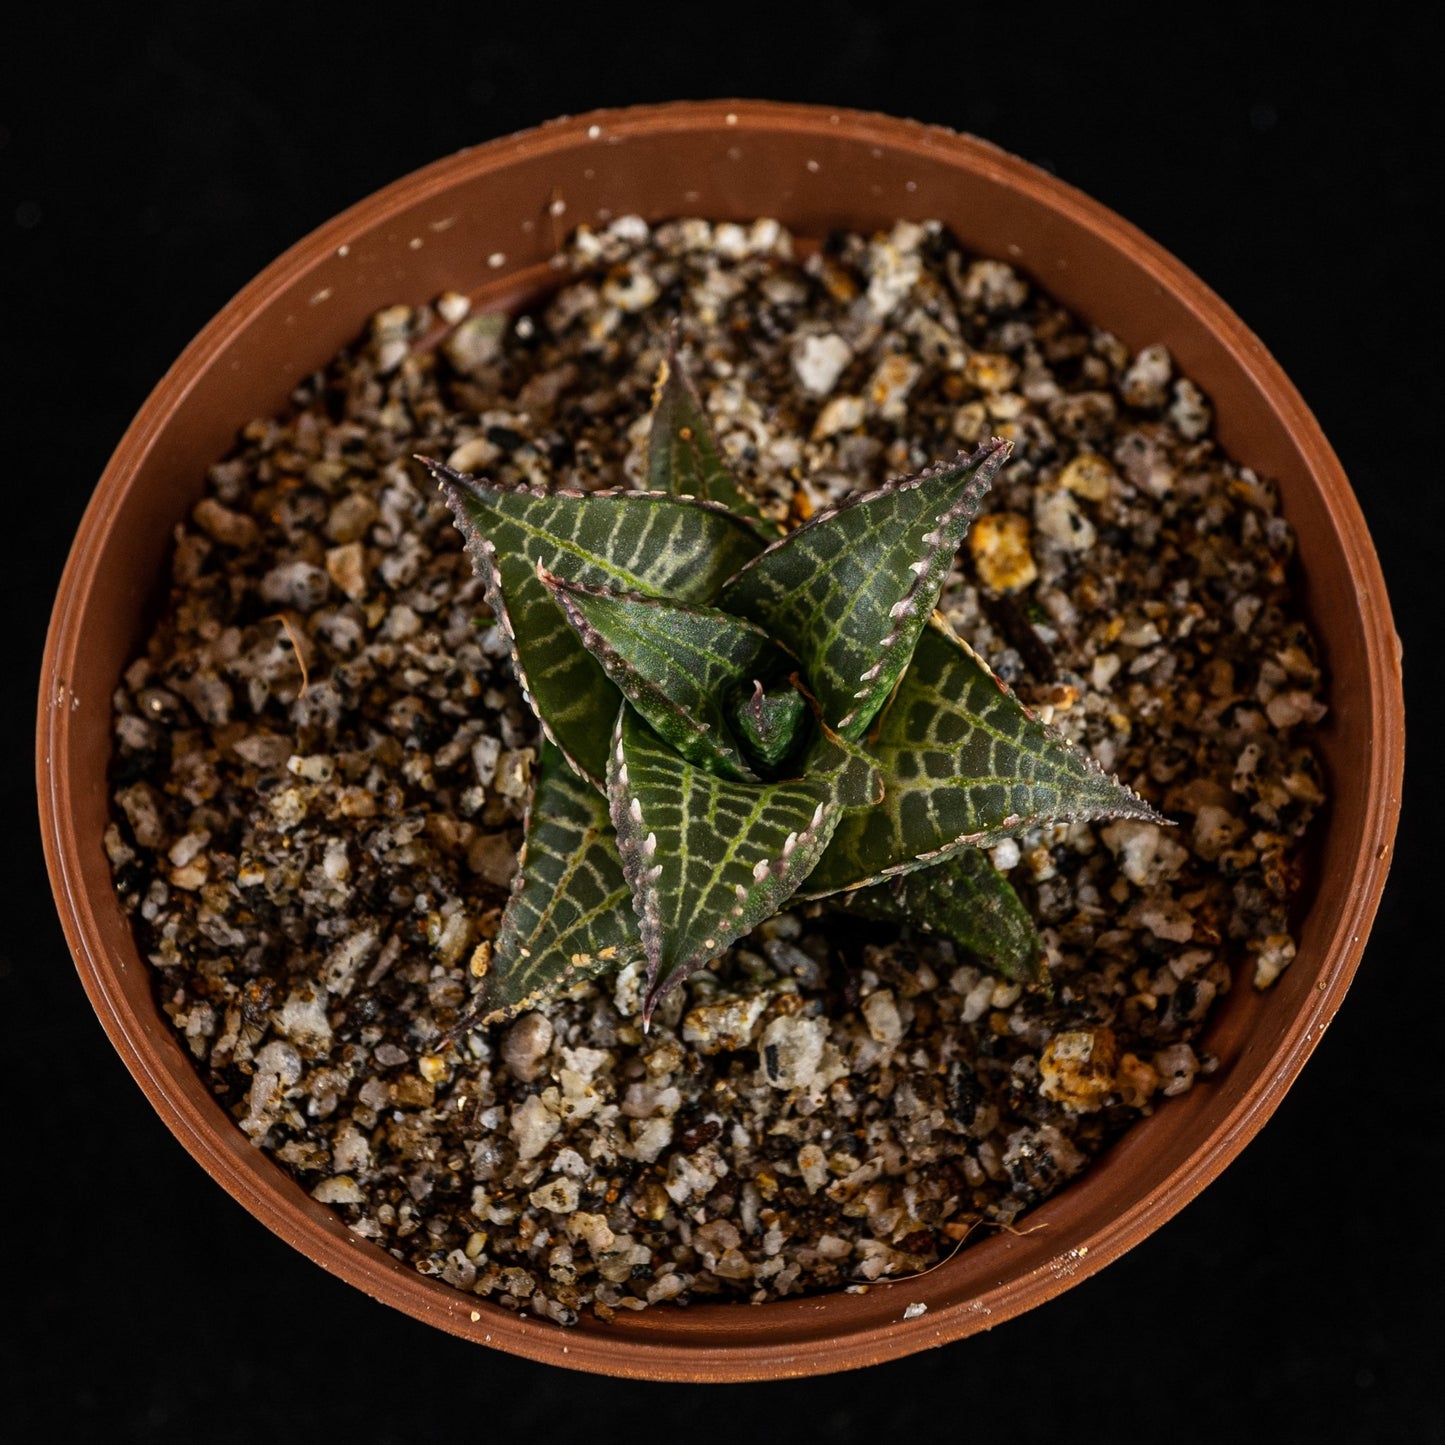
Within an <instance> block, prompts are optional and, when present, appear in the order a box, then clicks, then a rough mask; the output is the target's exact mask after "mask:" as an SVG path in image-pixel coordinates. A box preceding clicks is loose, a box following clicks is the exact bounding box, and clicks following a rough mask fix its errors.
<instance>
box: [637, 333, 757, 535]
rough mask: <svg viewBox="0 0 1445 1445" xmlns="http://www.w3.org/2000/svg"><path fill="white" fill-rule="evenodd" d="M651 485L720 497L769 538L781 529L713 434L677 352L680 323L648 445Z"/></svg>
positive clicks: (655, 488)
mask: <svg viewBox="0 0 1445 1445" xmlns="http://www.w3.org/2000/svg"><path fill="white" fill-rule="evenodd" d="M647 476H648V485H649V486H650V487H651V488H652V490H653V491H654V492H667V493H669V494H670V495H671V496H674V497H701V498H703V499H704V500H705V501H709V502H717V503H718V504H719V505H720V506H724V507H726V508H727V509H728V510H729V511H731V512H735V513H736V514H737V515H738V516H740V517H746V518H747V519H748V520H749V522H750V523H753V524H756V525H758V526H759V527H760V529H762V530H763V531H764V533H765V535H767V536H768V537H770V538H771V537H775V536H776V535H777V530H778V529H777V528H776V527H774V526H773V525H772V524H771V523H770V522H768V521H767V520H766V519H765V518H764V517H763V514H762V513H761V512H760V511H759V510H758V506H757V503H756V502H754V501H753V499H752V498H751V497H750V496H748V494H747V493H746V492H745V491H743V489H742V488H741V487H740V486H739V485H738V483H737V481H736V479H735V478H734V477H733V474H732V470H731V468H730V467H729V466H728V464H727V461H726V460H725V459H724V457H723V454H722V449H721V448H720V447H719V446H718V444H717V439H716V438H715V437H714V436H713V434H712V428H711V426H710V425H709V424H708V419H707V412H705V411H704V410H703V405H702V398H701V397H700V396H698V394H697V388H696V387H694V386H693V384H692V379H691V378H690V377H689V376H688V375H687V373H686V371H685V370H684V369H683V366H682V362H681V358H680V357H679V356H678V354H677V328H676V327H675V326H674V328H673V331H672V335H671V336H670V337H669V339H668V347H667V361H666V362H665V363H664V367H663V381H662V386H661V388H660V389H659V392H658V397H657V405H656V407H655V408H654V409H653V412H652V432H651V435H650V436H649V438H648V446H647Z"/></svg>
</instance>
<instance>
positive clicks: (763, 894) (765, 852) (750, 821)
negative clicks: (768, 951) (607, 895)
mask: <svg viewBox="0 0 1445 1445" xmlns="http://www.w3.org/2000/svg"><path fill="white" fill-rule="evenodd" d="M813 754H814V755H813V757H812V760H811V761H812V766H811V767H810V768H809V769H808V770H807V773H806V776H804V777H803V778H800V779H798V780H796V781H788V782H780V783H739V782H734V781H733V780H732V779H729V778H720V777H718V776H717V775H716V774H713V773H709V772H706V771H705V770H704V769H702V768H699V767H696V766H694V765H693V764H692V763H689V762H687V761H686V760H685V759H683V758H682V757H680V756H679V755H678V754H677V753H676V752H675V751H674V750H673V749H672V748H670V747H668V746H667V744H666V743H664V742H663V741H662V739H661V738H659V737H658V736H657V734H656V733H655V732H653V731H652V729H651V728H650V727H648V725H647V724H646V723H645V722H644V721H643V720H642V719H641V718H640V717H639V716H638V715H637V714H636V713H635V712H634V711H633V710H632V708H630V707H624V708H623V709H622V715H621V717H620V718H619V719H618V724H617V730H616V733H615V736H614V742H613V748H612V755H611V757H610V759H609V762H608V777H607V793H608V802H609V804H610V808H611V813H612V825H613V827H614V828H615V829H616V830H617V842H618V849H619V851H620V853H621V855H622V866H623V869H624V871H625V873H626V875H627V881H628V883H629V884H630V885H631V887H632V894H633V905H634V907H635V909H636V911H637V917H638V922H639V925H640V929H641V934H642V943H643V947H644V948H645V949H646V950H647V959H648V974H647V999H646V1002H645V1005H644V1018H648V1017H650V1016H651V1014H652V1010H653V1009H654V1008H655V1007H656V1005H657V1002H658V1000H659V999H660V998H661V997H662V996H663V995H664V994H666V993H667V992H668V990H669V989H671V988H674V987H675V986H676V985H677V984H678V983H680V982H681V981H682V980H683V979H684V978H686V977H687V976H688V974H690V973H692V972H694V971H695V970H696V969H698V968H701V967H702V965H703V964H705V963H707V962H708V961H709V960H711V959H713V958H716V957H717V956H718V954H720V953H721V952H722V951H723V949H725V948H726V947H727V946H728V945H729V944H730V943H732V942H734V941H735V940H736V939H738V938H741V937H742V936H743V934H745V933H747V932H749V931H750V930H751V929H753V928H755V927H756V926H757V925H758V924H759V923H761V922H762V920H763V919H765V918H769V917H771V916H772V915H773V914H774V913H776V912H777V911H778V909H779V908H781V907H782V906H783V904H784V903H785V902H787V900H788V899H789V898H791V897H792V895H793V893H794V892H795V891H796V890H797V888H798V885H799V884H800V883H801V882H802V881H803V879H805V878H806V877H807V876H808V874H809V873H810V872H811V871H812V868H813V866H814V864H815V863H816V862H817V861H818V858H819V857H820V856H821V854H822V852H823V849H824V848H825V847H826V846H827V844H828V840H829V838H830V837H831V836H832V833H833V829H834V828H835V827H836V826H837V820H838V818H839V816H840V813H841V808H840V806H839V803H838V787H839V785H840V782H841V779H842V778H843V776H844V775H845V774H846V773H847V772H848V771H849V770H850V769H851V768H852V766H853V758H852V756H851V755H850V754H848V753H846V752H845V751H844V750H843V749H842V748H840V747H838V746H837V744H836V743H834V742H833V741H832V740H830V739H828V738H827V737H826V736H824V737H822V738H821V739H820V740H819V743H818V745H817V746H816V747H815V749H814V750H813Z"/></svg>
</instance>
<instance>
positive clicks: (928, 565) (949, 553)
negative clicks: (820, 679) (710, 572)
mask: <svg viewBox="0 0 1445 1445" xmlns="http://www.w3.org/2000/svg"><path fill="white" fill-rule="evenodd" d="M1012 451H1013V443H1012V442H1010V441H1005V440H1004V439H1003V438H1002V437H991V438H990V439H989V440H988V441H987V442H983V443H980V444H979V446H977V447H976V448H975V449H974V450H973V451H972V452H969V453H968V454H967V455H965V454H964V453H963V452H959V454H958V455H957V456H956V457H955V458H954V459H953V460H952V461H951V462H938V463H935V464H934V465H933V466H931V467H925V468H924V469H923V470H922V471H921V472H918V473H916V474H915V475H914V476H911V477H906V478H904V479H903V480H902V481H900V482H897V483H894V484H890V486H889V487H888V488H884V489H883V490H884V491H885V492H906V491H913V490H914V489H915V488H917V487H920V486H922V485H923V484H924V483H925V482H928V481H932V480H933V479H934V478H935V477H939V476H942V475H943V473H945V472H947V471H952V470H953V469H955V468H957V467H959V466H971V467H973V468H974V469H975V470H974V473H973V475H972V476H971V477H970V478H969V479H968V481H967V483H966V484H965V485H964V488H963V491H962V492H960V493H959V495H958V497H957V498H956V500H955V501H954V502H953V504H952V505H951V506H949V507H947V508H945V509H944V511H942V512H941V513H940V514H939V515H938V516H937V517H935V518H934V524H933V529H932V530H931V531H929V532H926V533H925V534H924V536H923V543H924V545H925V546H926V547H927V548H928V549H929V550H928V551H927V552H926V553H925V554H924V555H923V556H922V557H920V558H918V559H916V560H915V561H913V562H910V563H909V571H911V572H912V573H913V583H912V585H911V586H910V587H909V588H908V590H907V591H906V592H905V593H904V594H903V596H902V597H901V598H899V600H898V601H897V602H896V603H895V604H894V605H893V609H892V612H891V613H890V616H891V617H892V619H893V626H892V627H891V628H890V629H889V631H888V635H887V636H886V637H884V638H883V639H882V641H881V642H879V644H878V649H879V651H878V660H877V661H876V662H875V663H874V664H873V665H872V666H871V667H870V668H868V670H867V671H866V672H864V673H863V674H862V675H861V676H860V677H859V679H858V681H859V682H861V683H862V684H863V686H862V687H861V688H859V690H858V691H857V692H855V693H854V694H853V697H854V700H855V701H856V702H858V703H860V704H866V703H867V701H868V700H869V699H870V698H874V697H876V695H877V694H876V690H875V688H874V687H873V686H872V684H873V683H875V682H876V681H877V679H878V678H879V676H880V675H881V674H882V673H883V672H884V670H885V668H886V667H887V664H888V662H889V660H890V655H891V653H892V652H893V650H894V649H895V648H896V647H897V646H898V644H899V641H900V640H901V638H902V636H903V633H904V631H905V629H906V628H907V626H908V624H909V623H910V621H911V620H912V619H913V618H914V617H917V616H918V614H919V612H920V611H921V608H920V607H919V597H920V596H921V595H923V594H925V593H926V592H928V591H932V592H933V593H934V597H933V600H931V601H930V602H929V604H928V610H929V612H932V611H933V603H934V602H935V601H936V600H937V595H938V593H939V592H941V591H942V588H943V584H944V582H945V581H946V580H947V577H948V568H949V567H951V566H952V563H953V557H954V554H955V553H956V552H957V551H958V547H959V544H960V543H961V542H962V540H963V537H964V535H965V534H966V533H967V531H968V527H967V525H965V526H964V528H963V531H961V532H960V533H959V535H958V536H957V537H956V538H954V539H953V544H952V546H948V545H947V543H948V532H949V529H950V528H952V527H953V525H954V524H955V523H956V522H957V521H958V519H959V517H961V516H963V517H967V518H968V519H969V520H970V521H972V519H973V517H975V516H976V515H977V513H978V505H979V502H980V500H981V499H982V498H983V496H984V494H985V493H986V492H987V491H988V489H989V488H990V487H991V486H992V485H993V479H994V478H995V477H996V476H997V475H998V473H999V470H1000V468H1001V467H1002V466H1003V464H1004V463H1005V462H1006V461H1007V460H1008V458H1009V454H1010V453H1011V452H1012ZM873 495H874V496H877V495H879V493H877V492H875V493H874V494H873ZM838 510H840V509H838V508H835V509H834V511H835V514H836V512H837V511H838ZM799 530H800V531H801V530H802V529H801V528H800V529H799ZM941 562H942V563H943V566H942V568H941V570H942V573H943V575H942V576H939V571H940V563H941ZM924 625H925V626H926V625H927V621H926V619H925V622H924ZM904 670H905V671H906V670H907V669H906V668H905V669H904ZM885 700H886V699H885ZM877 710H878V707H877V706H875V708H874V709H873V712H877ZM865 712H868V709H867V707H866V705H865V706H859V707H855V708H853V709H852V710H851V711H849V712H848V713H847V714H845V715H844V716H843V717H841V718H839V719H838V731H839V732H840V733H846V732H847V731H848V729H849V728H851V727H852V726H853V724H854V723H855V722H856V721H857V720H858V717H859V715H860V714H862V713H865ZM871 716H872V714H870V718H871Z"/></svg>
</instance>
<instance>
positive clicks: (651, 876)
mask: <svg viewBox="0 0 1445 1445" xmlns="http://www.w3.org/2000/svg"><path fill="white" fill-rule="evenodd" d="M625 717H626V706H625V705H624V707H623V708H622V709H621V710H620V711H619V712H618V715H617V723H616V725H615V727H614V728H613V732H612V750H611V756H610V759H609V762H608V768H607V801H608V809H609V812H610V813H611V816H612V826H613V829H614V830H615V832H616V833H617V850H618V852H619V853H620V854H621V856H622V871H623V873H624V875H625V876H626V878H627V882H628V885H629V886H630V887H631V889H632V903H633V908H634V910H635V911H636V913H637V920H638V929H639V932H640V933H641V934H642V944H643V948H644V949H645V951H646V953H647V972H646V975H645V980H644V981H645V985H646V989H645V993H644V997H643V1005H642V1027H643V1031H644V1032H646V1030H647V1029H648V1027H649V1025H650V1023H651V1020H652V1014H653V1011H654V1010H655V1009H656V1008H657V1005H658V1004H659V1003H660V1002H661V1000H662V999H663V998H665V997H666V996H667V994H669V993H670V992H671V991H672V990H673V989H674V988H676V987H677V986H678V984H680V983H682V981H683V980H684V979H686V978H688V977H689V976H690V975H691V974H693V973H695V972H697V970H698V969H699V968H702V967H703V966H704V965H705V964H706V963H708V962H709V961H710V959H711V958H714V957H716V956H717V955H716V954H702V955H699V956H698V957H696V958H693V959H688V960H685V961H683V962H681V963H679V964H678V965H677V966H676V967H675V968H674V969H673V970H672V972H671V973H670V974H669V975H668V976H667V977H666V978H665V979H662V980H660V981H659V979H658V972H659V970H660V969H661V967H662V941H663V940H662V920H661V911H660V909H659V906H658V896H657V880H658V879H659V878H660V877H661V876H662V865H661V864H660V863H653V862H652V859H653V857H654V856H655V854H656V850H657V835H656V833H653V832H650V831H647V821H646V819H645V817H644V816H643V810H642V803H641V800H640V799H639V798H637V796H636V795H635V794H633V793H631V791H630V781H631V780H630V779H629V777H628V772H627V758H626V755H625V753H624V751H623V743H622V726H623V721H624V718H625ZM664 746H666V745H665V744H664ZM840 811H841V810H840V809H838V808H837V807H836V806H834V805H833V804H831V803H830V802H829V801H828V800H826V799H820V800H819V802H818V805H817V807H816V808H815V809H814V812H813V817H812V820H811V821H810V822H809V823H808V825H807V826H806V827H805V828H803V829H802V830H801V831H798V832H790V833H789V834H788V836H787V839H786V840H785V841H784V844H783V850H782V853H781V854H780V855H779V856H778V857H776V858H770V859H759V860H758V862H757V863H755V864H754V865H753V870H752V871H753V880H754V884H755V885H756V886H759V887H760V886H762V885H763V884H764V883H766V882H767V880H768V878H769V875H772V876H774V877H777V878H779V879H781V878H782V877H783V876H784V875H785V873H786V870H787V861H788V859H789V858H791V857H792V855H793V854H794V853H795V852H796V851H797V850H798V849H799V848H803V849H805V850H806V849H808V848H810V847H812V846H814V844H815V843H819V837H820V833H821V830H822V829H823V828H824V826H825V824H827V823H828V822H829V821H831V820H832V818H833V816H834V815H835V814H837V813H838V812H840ZM828 836H829V837H831V830H830V831H829V834H828ZM825 841H826V840H825ZM821 846H822V845H821V844H819V848H820V852H819V856H821ZM810 866H816V859H815V860H814V863H813V864H812V865H810ZM806 876H807V875H806V874H805V875H804V877H806ZM735 888H736V893H737V901H736V903H735V904H734V906H733V908H732V909H731V911H730V913H729V915H728V916H729V917H730V918H731V919H733V920H734V921H736V920H739V919H741V918H743V917H744V916H745V914H746V913H747V911H748V909H747V904H748V898H749V894H750V890H749V889H748V888H746V887H745V886H744V885H743V884H737V885H735ZM795 894H796V889H795V890H793V892H792V893H789V894H788V895H786V897H793V896H795ZM782 901H785V900H780V901H779V906H781V903H782ZM774 911H776V910H774ZM738 937H741V934H740V933H738V934H734V935H733V939H736V938H738ZM733 939H729V940H725V941H723V942H721V943H717V944H716V945H715V946H716V947H717V948H718V951H719V952H721V950H722V949H724V948H726V947H728V945H729V943H731V942H732V941H733ZM713 942H714V941H713V940H708V943H713ZM705 946H706V945H705Z"/></svg>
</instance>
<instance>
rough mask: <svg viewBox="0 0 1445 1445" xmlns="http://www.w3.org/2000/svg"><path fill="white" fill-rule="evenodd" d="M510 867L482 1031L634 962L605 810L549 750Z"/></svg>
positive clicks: (633, 926)
mask: <svg viewBox="0 0 1445 1445" xmlns="http://www.w3.org/2000/svg"><path fill="white" fill-rule="evenodd" d="M519 865H520V866H519V869H518V873H517V878H516V882H515V883H514V885H513V890H512V896H511V898H510V899H509V900H508V902H507V907H506V911H505V912H504V913H503V915H502V926H501V929H500V931H499V932H498V934H497V941H496V945H495V948H494V950H493V957H492V965H491V967H490V968H489V970H488V971H487V974H486V976H485V978H484V979H483V983H482V991H481V1001H480V1004H481V1009H480V1011H481V1012H482V1014H483V1015H484V1017H485V1019H486V1021H488V1022H492V1021H495V1020H496V1019H498V1018H506V1017H510V1016H511V1015H512V1014H516V1013H521V1012H523V1011H524V1010H526V1009H530V1008H536V1007H537V1006H538V1005H539V1004H542V1003H545V1002H546V1000H547V999H549V998H551V997H552V996H553V995H555V994H556V993H558V992H560V991H561V990H562V989H564V988H568V987H570V986H571V985H572V984H574V983H579V982H581V981H582V980H583V979H587V978H592V977H594V976H595V975H597V974H599V973H604V972H606V971H607V970H608V969H611V968H617V967H620V966H621V965H623V964H626V963H630V962H631V961H632V960H633V959H636V958H640V957H641V955H642V939H641V937H640V936H639V934H638V931H637V923H636V920H635V918H634V917H633V914H632V909H631V907H630V906H629V904H630V901H631V893H630V891H629V889H628V886H627V880H626V878H625V877H624V876H623V873H622V859H621V857H620V856H619V854H618V852H617V839H616V836H615V835H614V834H613V831H612V824H611V820H610V819H609V818H608V815H607V802H606V800H605V799H604V798H603V797H602V795H601V794H600V793H599V792H598V791H597V790H596V789H595V788H593V787H591V786H590V785H589V784H588V783H586V782H585V781H583V780H582V779H581V778H579V777H578V776H577V774H576V773H574V772H573V771H572V769H571V768H570V767H568V765H567V762H566V760H565V759H564V758H563V757H562V754H561V752H560V751H559V750H558V749H557V748H556V747H555V746H554V745H553V744H551V743H549V742H543V744H542V756H541V760H540V763H539V766H538V770H537V780H536V786H535V788H534V790H533V793H532V801H531V804H530V806H529V807H528V809H527V833H526V841H525V842H524V843H523V845H522V854H521V858H520V860H519Z"/></svg>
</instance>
